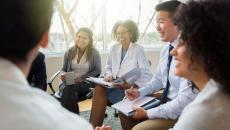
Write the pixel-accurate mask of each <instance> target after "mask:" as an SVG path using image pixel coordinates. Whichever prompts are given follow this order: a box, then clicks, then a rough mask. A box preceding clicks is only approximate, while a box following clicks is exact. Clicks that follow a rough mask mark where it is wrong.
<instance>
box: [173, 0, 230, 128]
mask: <svg viewBox="0 0 230 130" xmlns="http://www.w3.org/2000/svg"><path fill="white" fill-rule="evenodd" d="M175 19H176V20H175V22H176V24H177V26H178V29H179V30H180V38H179V39H180V40H179V45H178V46H177V47H176V48H175V49H174V50H172V52H171V54H172V55H173V56H174V57H175V60H176V69H175V74H176V75H178V76H182V77H185V78H188V79H190V80H191V81H192V82H193V83H194V84H195V86H196V87H197V88H198V89H199V91H200V93H199V95H198V96H197V97H196V99H195V100H194V101H193V102H192V103H191V104H189V105H188V106H187V107H186V108H185V109H184V111H183V112H182V115H181V116H180V118H179V120H178V122H177V123H176V125H175V126H174V128H173V130H229V128H230V123H229V122H230V112H229V110H230V71H229V70H228V69H229V66H230V51H229V50H230V28H229V27H230V1H228V0H209V1H191V2H189V3H188V4H187V7H186V8H181V9H180V10H179V11H178V14H177V15H176V18H175Z"/></svg>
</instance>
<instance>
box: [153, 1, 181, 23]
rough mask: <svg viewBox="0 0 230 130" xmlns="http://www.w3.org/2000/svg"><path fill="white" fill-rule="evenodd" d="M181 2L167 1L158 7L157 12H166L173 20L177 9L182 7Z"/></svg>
mask: <svg viewBox="0 0 230 130" xmlns="http://www.w3.org/2000/svg"><path fill="white" fill-rule="evenodd" d="M180 4H181V2H179V1H177V0H171V1H165V2H162V3H160V4H158V5H156V7H155V9H156V11H166V12H168V13H169V15H170V18H171V19H173V17H174V14H175V12H176V10H177V8H178V7H179V6H180Z"/></svg>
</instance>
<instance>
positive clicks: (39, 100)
mask: <svg viewBox="0 0 230 130" xmlns="http://www.w3.org/2000/svg"><path fill="white" fill-rule="evenodd" d="M52 13H53V9H52V0H2V1H1V4H0V17H1V21H0V27H1V30H0V40H1V48H0V70H1V72H0V106H1V109H0V129H1V130H15V129H17V130H83V129H84V130H92V126H91V125H90V124H89V123H88V122H86V121H85V120H84V119H82V118H80V117H79V116H77V115H75V114H73V113H71V112H68V111H67V110H66V109H64V108H63V107H62V106H61V105H60V103H59V102H58V101H57V100H56V99H54V98H53V97H52V96H50V95H49V94H47V93H45V92H44V91H41V90H39V89H36V88H33V87H30V85H29V83H28V82H27V80H26V77H27V75H28V73H29V70H30V66H31V64H32V62H33V60H34V58H35V57H36V56H37V54H38V50H39V48H40V46H42V47H45V46H47V44H48V31H49V27H50V21H51V16H52Z"/></svg>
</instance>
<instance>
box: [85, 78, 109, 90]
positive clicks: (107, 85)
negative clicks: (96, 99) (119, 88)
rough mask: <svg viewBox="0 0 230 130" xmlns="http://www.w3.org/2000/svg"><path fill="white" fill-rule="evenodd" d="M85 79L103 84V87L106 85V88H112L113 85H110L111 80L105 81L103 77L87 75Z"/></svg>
mask: <svg viewBox="0 0 230 130" xmlns="http://www.w3.org/2000/svg"><path fill="white" fill-rule="evenodd" d="M86 80H88V81H91V82H94V83H96V84H100V85H103V86H104V87H107V88H112V87H113V85H112V84H113V83H112V82H106V81H105V80H104V78H94V77H89V78H86Z"/></svg>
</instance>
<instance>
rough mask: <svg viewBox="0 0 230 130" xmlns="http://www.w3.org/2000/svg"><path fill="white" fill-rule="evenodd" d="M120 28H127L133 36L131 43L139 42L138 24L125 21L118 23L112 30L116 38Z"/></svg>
mask: <svg viewBox="0 0 230 130" xmlns="http://www.w3.org/2000/svg"><path fill="white" fill-rule="evenodd" d="M119 26H123V27H125V28H126V29H127V30H128V31H129V32H130V33H131V35H132V37H131V42H133V43H135V42H137V40H138V38H139V29H138V27H137V24H136V23H135V22H134V21H132V20H125V21H118V22H116V23H115V24H114V26H113V29H112V33H113V35H114V37H117V28H118V27H119Z"/></svg>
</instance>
